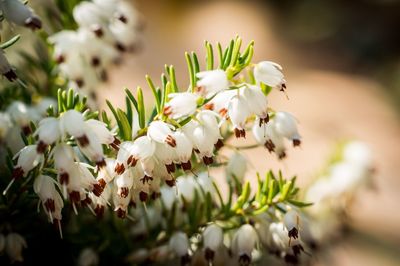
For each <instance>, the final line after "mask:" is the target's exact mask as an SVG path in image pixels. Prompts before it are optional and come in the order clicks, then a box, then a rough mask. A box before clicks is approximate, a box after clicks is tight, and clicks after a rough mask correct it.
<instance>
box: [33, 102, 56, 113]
mask: <svg viewBox="0 0 400 266" xmlns="http://www.w3.org/2000/svg"><path fill="white" fill-rule="evenodd" d="M50 106H51V107H53V109H54V111H57V101H56V100H54V99H53V98H50V97H43V98H41V99H40V101H39V102H38V103H37V104H36V105H35V108H36V110H38V112H39V113H40V115H42V116H46V115H47V109H48V108H49V107H50Z"/></svg>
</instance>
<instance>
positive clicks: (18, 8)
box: [0, 0, 42, 30]
mask: <svg viewBox="0 0 400 266" xmlns="http://www.w3.org/2000/svg"><path fill="white" fill-rule="evenodd" d="M0 9H1V11H2V14H3V16H4V18H5V19H6V20H8V21H9V22H11V23H15V24H16V25H18V26H24V27H27V28H30V29H32V30H36V29H40V28H41V27H42V21H41V20H40V18H39V17H38V16H37V15H36V14H35V13H34V12H33V10H32V9H31V8H29V7H28V6H26V5H25V4H23V3H22V2H21V1H19V0H3V1H1V2H0Z"/></svg>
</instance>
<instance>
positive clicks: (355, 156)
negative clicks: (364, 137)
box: [343, 141, 372, 169]
mask: <svg viewBox="0 0 400 266" xmlns="http://www.w3.org/2000/svg"><path fill="white" fill-rule="evenodd" d="M343 160H345V161H347V162H350V163H354V164H356V165H358V166H360V167H362V168H366V169H368V168H370V167H371V165H372V153H371V150H370V148H369V147H368V146H367V145H366V144H365V143H363V142H360V141H352V142H349V143H347V144H346V146H345V147H344V150H343Z"/></svg>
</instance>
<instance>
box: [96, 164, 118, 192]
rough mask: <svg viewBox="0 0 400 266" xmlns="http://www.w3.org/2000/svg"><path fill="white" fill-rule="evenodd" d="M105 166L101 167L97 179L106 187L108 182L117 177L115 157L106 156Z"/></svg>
mask: <svg viewBox="0 0 400 266" xmlns="http://www.w3.org/2000/svg"><path fill="white" fill-rule="evenodd" d="M104 161H105V164H106V165H105V167H101V168H100V169H99V170H98V172H97V178H96V179H97V181H98V182H99V184H100V185H101V186H102V187H103V188H105V187H106V184H107V183H110V182H111V181H112V180H113V179H114V177H115V170H114V168H115V159H113V158H105V159H104Z"/></svg>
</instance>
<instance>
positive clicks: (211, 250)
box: [203, 224, 224, 261]
mask: <svg viewBox="0 0 400 266" xmlns="http://www.w3.org/2000/svg"><path fill="white" fill-rule="evenodd" d="M223 240H224V232H223V231H222V228H221V227H219V226H218V225H216V224H210V225H208V226H207V227H206V229H205V230H204V231H203V243H204V247H205V258H206V260H208V261H212V260H213V259H214V256H215V253H216V252H217V250H218V249H219V248H220V247H221V246H222V245H223Z"/></svg>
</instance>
